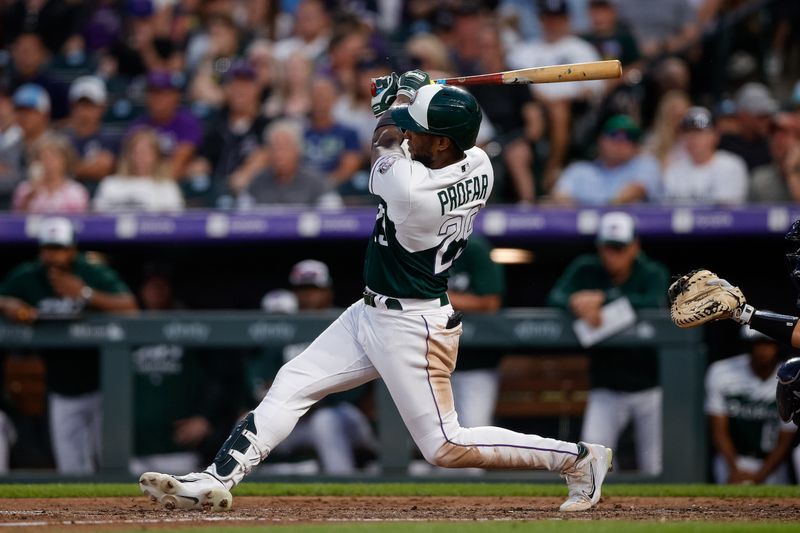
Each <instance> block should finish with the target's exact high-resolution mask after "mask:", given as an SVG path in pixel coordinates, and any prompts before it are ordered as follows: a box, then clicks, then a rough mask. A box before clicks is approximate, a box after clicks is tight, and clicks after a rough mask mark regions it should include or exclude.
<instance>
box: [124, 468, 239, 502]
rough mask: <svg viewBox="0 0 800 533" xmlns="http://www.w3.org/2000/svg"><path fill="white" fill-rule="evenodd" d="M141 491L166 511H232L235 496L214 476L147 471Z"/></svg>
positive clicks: (200, 473)
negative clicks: (171, 474) (177, 474)
mask: <svg viewBox="0 0 800 533" xmlns="http://www.w3.org/2000/svg"><path fill="white" fill-rule="evenodd" d="M139 488H140V489H142V492H144V493H145V494H147V495H148V496H150V499H151V500H152V501H154V502H157V503H159V504H160V505H162V506H163V507H164V508H165V509H168V510H170V511H171V510H173V509H182V510H190V509H196V510H206V511H230V509H231V507H233V496H231V493H230V491H229V490H228V489H226V488H225V486H224V485H223V484H222V483H221V482H219V481H218V480H217V479H216V478H215V477H214V476H212V475H210V474H207V473H205V472H199V473H192V474H186V475H185V476H180V477H179V476H170V475H169V474H159V473H158V472H145V473H144V474H142V475H141V477H140V478H139Z"/></svg>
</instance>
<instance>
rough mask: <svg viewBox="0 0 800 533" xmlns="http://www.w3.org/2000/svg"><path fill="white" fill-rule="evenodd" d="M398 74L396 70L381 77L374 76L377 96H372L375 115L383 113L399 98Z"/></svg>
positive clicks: (373, 80)
mask: <svg viewBox="0 0 800 533" xmlns="http://www.w3.org/2000/svg"><path fill="white" fill-rule="evenodd" d="M398 80H399V78H398V76H397V74H395V73H394V72H392V73H391V74H388V75H386V76H381V77H380V78H373V79H372V83H374V84H375V90H374V91H373V92H374V93H375V96H373V97H372V114H373V115H375V117H379V116H381V115H383V114H384V113H385V112H386V111H387V110H388V109H389V108H390V107H391V106H392V104H393V103H394V100H395V98H397V88H398Z"/></svg>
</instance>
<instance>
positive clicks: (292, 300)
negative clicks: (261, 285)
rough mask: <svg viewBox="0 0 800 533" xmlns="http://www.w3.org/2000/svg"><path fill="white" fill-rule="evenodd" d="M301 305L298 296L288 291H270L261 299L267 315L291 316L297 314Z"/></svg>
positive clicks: (262, 307)
mask: <svg viewBox="0 0 800 533" xmlns="http://www.w3.org/2000/svg"><path fill="white" fill-rule="evenodd" d="M298 308H299V305H298V303H297V296H295V295H294V293H293V292H292V291H287V290H286V289H275V290H274V291H269V292H268V293H267V294H265V295H264V297H263V298H262V299H261V309H263V310H264V311H266V312H267V313H285V314H287V315H291V314H294V313H296V312H297V310H298Z"/></svg>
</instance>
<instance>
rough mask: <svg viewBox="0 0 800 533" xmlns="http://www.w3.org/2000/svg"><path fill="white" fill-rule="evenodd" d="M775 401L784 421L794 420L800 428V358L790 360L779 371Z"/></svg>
mask: <svg viewBox="0 0 800 533" xmlns="http://www.w3.org/2000/svg"><path fill="white" fill-rule="evenodd" d="M775 400H776V401H777V402H778V414H780V415H781V418H782V419H783V421H784V422H788V421H789V420H792V421H793V422H794V423H795V424H796V425H799V426H800V357H793V358H792V359H789V360H788V361H786V362H785V363H783V364H782V365H781V366H780V368H779V369H778V387H777V388H776V389H775Z"/></svg>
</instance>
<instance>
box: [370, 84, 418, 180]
mask: <svg viewBox="0 0 800 533" xmlns="http://www.w3.org/2000/svg"><path fill="white" fill-rule="evenodd" d="M410 101H411V100H410V99H409V98H408V97H407V96H403V95H400V96H397V97H396V98H395V99H394V103H393V104H392V105H391V106H390V107H389V109H388V110H387V111H386V112H385V113H384V114H383V116H382V117H381V119H380V120H378V124H377V126H375V132H374V133H373V134H372V158H371V161H370V168H372V167H374V166H375V162H376V161H377V160H378V159H380V158H381V157H383V156H385V155H390V154H398V155H401V156H402V155H404V154H403V148H402V144H403V138H404V135H403V131H402V130H401V129H400V128H398V127H397V125H396V124H395V123H394V121H393V120H391V117H392V112H391V108H392V107H395V106H396V105H401V104H407V103H408V102H410Z"/></svg>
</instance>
